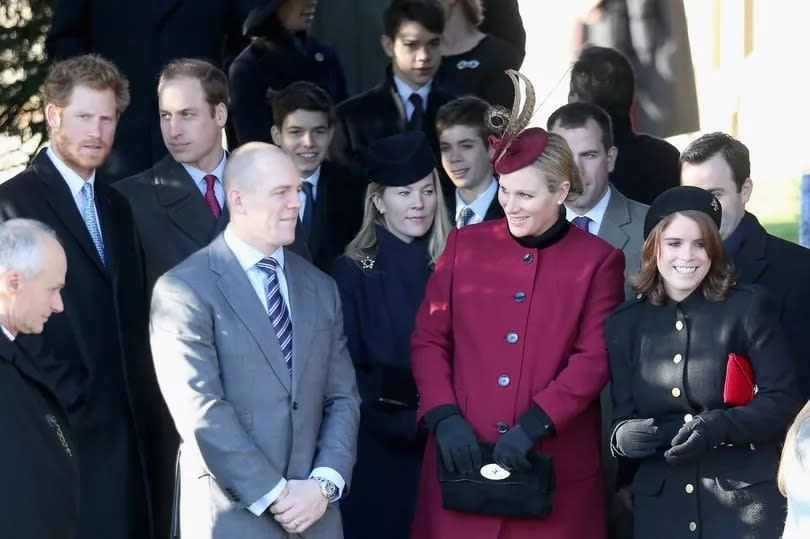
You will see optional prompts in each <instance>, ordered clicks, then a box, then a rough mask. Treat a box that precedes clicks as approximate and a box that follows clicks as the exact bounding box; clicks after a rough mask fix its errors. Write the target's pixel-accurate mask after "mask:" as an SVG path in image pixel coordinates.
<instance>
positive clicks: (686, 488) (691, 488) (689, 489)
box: [683, 483, 695, 494]
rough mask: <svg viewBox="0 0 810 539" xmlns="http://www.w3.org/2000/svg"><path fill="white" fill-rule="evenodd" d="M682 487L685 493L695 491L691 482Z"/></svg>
mask: <svg viewBox="0 0 810 539" xmlns="http://www.w3.org/2000/svg"><path fill="white" fill-rule="evenodd" d="M683 489H684V490H685V491H686V493H687V494H692V493H693V492H694V491H695V486H694V485H693V484H692V483H687V484H686V486H685V487H684V488H683Z"/></svg>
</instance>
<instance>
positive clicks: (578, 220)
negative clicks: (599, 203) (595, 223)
mask: <svg viewBox="0 0 810 539" xmlns="http://www.w3.org/2000/svg"><path fill="white" fill-rule="evenodd" d="M571 222H572V223H573V224H574V226H575V227H577V228H581V229H582V230H584V231H585V232H590V230H588V224H590V222H591V218H590V217H585V216H584V215H580V216H579V217H574V219H573V220H572V221H571Z"/></svg>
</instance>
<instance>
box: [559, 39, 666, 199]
mask: <svg viewBox="0 0 810 539" xmlns="http://www.w3.org/2000/svg"><path fill="white" fill-rule="evenodd" d="M634 94H635V77H634V75H633V68H632V66H631V65H630V62H629V61H628V60H627V58H625V57H624V55H622V53H620V52H619V51H617V50H615V49H611V48H608V47H588V48H586V49H585V50H584V51H583V52H582V54H581V55H580V56H579V58H578V59H577V61H576V63H575V64H574V67H573V68H572V70H571V86H570V89H569V93H568V102H569V103H574V102H579V101H584V102H586V103H593V104H594V105H598V106H600V107H602V108H603V109H605V110H606V111H607V113H608V114H609V115H610V118H611V120H612V122H613V138H614V141H615V145H616V148H618V150H619V154H618V157H617V159H616V164H615V166H614V168H613V172H612V173H611V174H610V180H611V182H612V183H613V185H615V186H616V187H617V188H618V189H619V191H621V192H622V193H624V194H625V195H626V196H627V197H628V198H630V199H632V200H635V201H637V202H641V203H642V204H650V203H651V202H652V201H653V199H655V197H657V196H658V195H659V194H661V193H663V192H664V191H666V190H667V189H669V188H670V187H675V186H676V185H678V171H679V167H678V150H677V149H676V148H675V147H674V146H673V145H672V144H670V143H668V142H666V141H664V140H661V139H658V138H655V137H653V136H650V135H645V134H641V133H636V132H635V131H633V127H632V125H631V121H630V108H631V107H632V105H633V97H634Z"/></svg>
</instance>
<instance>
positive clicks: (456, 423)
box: [436, 414, 481, 473]
mask: <svg viewBox="0 0 810 539" xmlns="http://www.w3.org/2000/svg"><path fill="white" fill-rule="evenodd" d="M436 444H437V445H438V446H439V451H440V452H441V455H442V460H443V461H444V466H445V468H447V469H448V470H449V471H451V472H453V471H456V470H457V471H459V472H461V473H470V472H472V471H473V470H478V469H479V468H481V449H480V448H479V447H478V439H477V438H476V437H475V432H474V431H473V428H472V426H470V424H469V423H468V422H467V420H466V419H464V418H463V417H462V416H461V415H460V414H453V415H449V416H447V417H445V418H444V419H442V420H441V421H439V423H438V424H437V425H436Z"/></svg>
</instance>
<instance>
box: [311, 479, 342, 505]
mask: <svg viewBox="0 0 810 539" xmlns="http://www.w3.org/2000/svg"><path fill="white" fill-rule="evenodd" d="M312 479H314V480H315V481H317V483H318V484H319V485H320V486H321V494H323V495H324V497H325V498H326V499H327V500H329V503H332V502H333V501H335V498H337V495H338V488H337V485H335V484H334V483H333V482H331V481H330V480H328V479H326V478H325V477H313V478H312Z"/></svg>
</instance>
